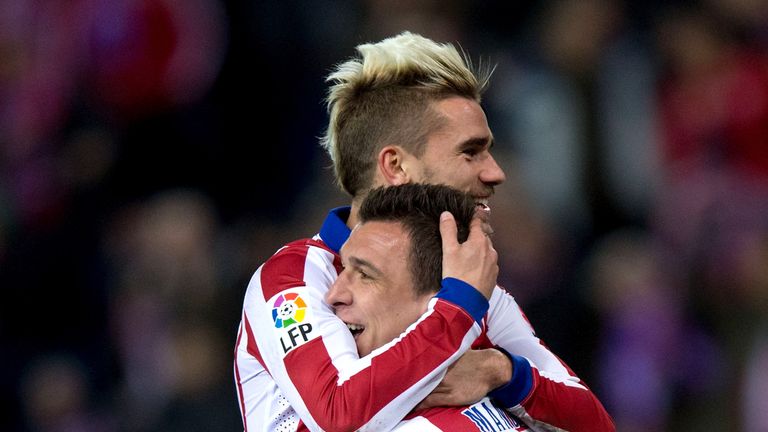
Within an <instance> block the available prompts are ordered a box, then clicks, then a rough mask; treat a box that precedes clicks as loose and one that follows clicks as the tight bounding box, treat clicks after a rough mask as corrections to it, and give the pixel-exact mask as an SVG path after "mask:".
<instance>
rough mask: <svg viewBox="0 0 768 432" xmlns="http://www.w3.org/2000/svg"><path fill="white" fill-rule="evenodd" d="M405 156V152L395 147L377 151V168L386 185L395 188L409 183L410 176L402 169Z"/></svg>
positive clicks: (386, 147)
mask: <svg viewBox="0 0 768 432" xmlns="http://www.w3.org/2000/svg"><path fill="white" fill-rule="evenodd" d="M406 155H407V153H406V152H405V150H403V148H402V147H400V146H396V145H388V146H385V147H384V148H382V149H381V151H379V156H378V158H377V161H376V162H377V165H378V166H377V168H378V171H379V173H380V174H381V176H382V178H383V180H384V182H385V183H386V184H387V185H390V186H397V185H401V184H406V183H408V182H410V180H411V179H410V176H409V175H408V171H407V170H406V169H405V167H404V162H405V158H406Z"/></svg>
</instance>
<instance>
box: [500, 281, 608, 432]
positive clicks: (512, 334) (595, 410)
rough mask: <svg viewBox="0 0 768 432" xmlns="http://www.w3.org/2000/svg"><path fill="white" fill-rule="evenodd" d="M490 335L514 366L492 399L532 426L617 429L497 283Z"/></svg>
mask: <svg viewBox="0 0 768 432" xmlns="http://www.w3.org/2000/svg"><path fill="white" fill-rule="evenodd" d="M488 337H489V339H490V340H491V342H492V343H494V344H495V345H497V346H498V347H500V348H501V349H502V350H503V351H504V352H505V354H506V355H507V356H508V357H509V358H510V360H511V361H512V364H513V372H512V379H511V380H510V381H509V382H508V383H507V384H505V385H503V386H501V387H499V388H498V389H496V390H494V391H493V392H491V394H490V396H492V397H494V399H495V400H496V403H498V404H500V405H503V406H504V407H506V408H507V409H508V410H509V411H510V412H512V413H513V414H515V415H516V416H518V417H519V418H520V419H522V420H524V421H525V422H526V423H527V424H529V425H530V426H531V427H533V428H534V429H536V430H542V431H550V430H568V431H572V432H579V431H590V432H594V431H615V430H616V427H615V425H614V423H613V420H612V419H611V417H610V415H608V413H607V412H606V410H605V408H604V407H603V405H602V404H601V403H600V401H599V400H598V399H597V397H596V396H595V394H594V393H592V391H591V390H590V389H589V388H588V387H587V386H586V384H585V383H584V382H583V381H582V380H581V379H580V378H579V377H578V376H576V374H575V373H573V371H572V370H571V369H570V368H569V367H568V366H567V365H566V364H565V363H564V362H563V361H562V360H560V359H559V358H558V357H557V356H556V355H555V354H554V353H552V352H551V351H550V350H549V349H548V348H547V347H546V346H545V345H544V344H543V342H542V341H541V340H540V339H539V338H537V337H536V336H535V334H534V331H533V328H532V327H531V325H530V324H529V323H528V320H527V319H526V318H525V316H524V314H523V312H522V311H521V310H520V308H519V306H518V305H517V303H516V302H515V300H514V298H512V296H511V295H509V294H508V293H507V292H506V291H504V290H503V289H501V288H498V287H497V288H496V291H495V292H494V294H493V297H492V298H491V307H490V310H489V312H488Z"/></svg>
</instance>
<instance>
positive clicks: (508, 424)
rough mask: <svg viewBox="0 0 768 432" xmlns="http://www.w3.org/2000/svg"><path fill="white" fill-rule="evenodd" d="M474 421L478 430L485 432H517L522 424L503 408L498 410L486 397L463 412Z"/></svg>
mask: <svg viewBox="0 0 768 432" xmlns="http://www.w3.org/2000/svg"><path fill="white" fill-rule="evenodd" d="M461 413H462V414H464V415H465V416H466V417H467V418H469V419H470V420H472V423H474V424H475V425H476V426H477V429H478V430H480V431H483V432H501V431H517V430H525V429H521V426H523V425H522V424H520V423H518V421H517V420H515V419H514V418H512V417H511V416H510V415H509V414H507V413H506V411H504V410H503V409H501V408H498V407H496V406H494V405H493V403H491V401H490V400H489V399H488V398H487V397H485V398H483V399H481V400H480V402H477V403H476V404H474V405H470V406H469V407H468V408H467V409H465V410H464V411H462V412H461Z"/></svg>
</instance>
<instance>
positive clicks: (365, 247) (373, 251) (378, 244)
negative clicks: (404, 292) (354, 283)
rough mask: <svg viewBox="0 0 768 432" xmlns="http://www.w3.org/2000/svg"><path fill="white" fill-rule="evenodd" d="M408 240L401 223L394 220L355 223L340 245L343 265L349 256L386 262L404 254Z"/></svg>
mask: <svg viewBox="0 0 768 432" xmlns="http://www.w3.org/2000/svg"><path fill="white" fill-rule="evenodd" d="M409 244H410V240H409V238H408V235H407V233H406V231H405V228H404V227H403V224H402V223H400V222H395V221H369V222H364V223H359V224H357V225H356V226H355V227H354V228H353V229H352V232H351V233H350V235H349V238H348V239H347V241H346V243H344V245H343V246H342V247H341V251H340V254H341V259H342V261H343V262H344V264H345V265H347V264H348V261H350V259H351V258H353V257H356V258H358V259H364V260H366V261H370V262H372V263H379V262H386V261H387V258H388V257H390V258H396V257H399V256H405V255H404V254H405V253H407V251H408V246H409Z"/></svg>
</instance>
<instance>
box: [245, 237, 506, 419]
mask: <svg viewBox="0 0 768 432" xmlns="http://www.w3.org/2000/svg"><path fill="white" fill-rule="evenodd" d="M454 229H455V225H454ZM470 237H472V238H474V242H473V243H469V246H465V244H462V246H461V247H456V245H454V244H448V245H447V247H448V249H449V251H448V253H447V254H444V256H445V255H448V256H449V259H450V257H452V256H456V255H459V256H461V255H464V256H466V255H471V256H475V258H476V261H475V264H474V265H468V264H465V262H466V261H465V260H462V259H456V260H455V261H456V263H449V264H448V266H447V267H445V266H444V268H446V269H447V273H446V275H447V276H450V277H446V278H445V279H444V280H443V286H442V289H441V290H440V291H439V292H438V293H437V295H436V296H435V298H433V299H432V301H431V302H430V304H429V306H428V310H427V312H426V313H425V314H424V315H423V316H422V317H421V318H420V319H419V321H417V323H415V324H414V325H412V326H411V327H409V328H408V330H407V331H406V332H405V333H404V334H403V335H401V337H400V338H398V339H396V340H394V341H392V342H391V343H389V344H387V345H385V346H384V347H381V348H380V349H377V350H375V351H374V352H373V353H372V354H371V355H369V356H366V357H364V358H361V359H358V357H357V348H356V346H355V343H354V340H353V338H352V336H351V334H350V332H349V330H348V329H347V327H346V325H345V324H344V323H343V322H342V321H341V320H339V319H337V318H336V317H335V315H333V312H332V310H331V309H330V308H329V307H328V306H327V305H326V304H325V303H324V302H323V294H324V292H325V291H326V290H327V287H328V286H329V285H330V284H331V283H332V281H333V279H334V275H333V272H334V271H338V269H328V268H323V267H324V263H327V262H330V261H332V258H331V259H330V260H329V259H328V258H329V257H328V256H326V257H321V256H313V254H323V253H326V254H330V252H329V251H327V250H323V249H321V248H310V249H308V250H309V251H310V252H309V253H306V252H304V251H303V250H301V249H300V248H293V249H288V250H283V251H282V252H281V253H279V254H278V255H276V256H275V257H273V258H272V259H270V260H269V261H268V262H267V263H266V264H265V265H264V266H263V267H262V268H261V269H260V270H259V271H258V272H257V274H256V275H255V276H254V278H253V279H252V281H251V286H249V289H248V294H247V295H246V304H245V309H244V314H243V322H244V325H245V326H246V331H245V332H244V334H245V337H246V339H247V340H246V341H245V342H244V343H242V344H241V346H245V347H249V346H253V351H254V353H253V354H252V356H254V357H256V356H258V358H259V360H260V362H261V363H262V364H263V365H264V366H265V367H266V369H267V370H268V371H269V373H270V374H271V375H272V377H273V379H274V380H275V381H276V382H277V384H278V386H279V387H280V389H281V390H282V392H283V393H284V395H285V397H286V398H287V399H288V401H289V402H290V404H291V406H292V407H293V408H294V409H295V410H296V412H297V413H298V414H299V416H300V417H301V418H302V420H303V421H304V423H305V424H306V425H307V426H308V427H309V428H310V429H330V430H357V429H362V430H365V429H366V428H369V427H370V428H375V429H382V428H383V429H386V428H389V427H393V426H394V425H395V424H397V422H398V421H399V420H400V419H402V418H403V417H404V416H405V415H406V414H407V413H408V412H409V411H411V410H412V409H413V408H414V407H415V405H416V404H417V403H418V402H419V401H420V400H422V399H423V398H424V397H426V395H427V394H428V393H429V392H430V391H431V390H432V389H433V388H434V387H435V386H436V385H437V383H438V382H439V381H440V379H441V378H442V376H443V374H444V372H445V369H446V368H447V367H448V365H450V364H451V363H452V362H453V361H455V360H456V358H458V357H459V356H460V355H461V354H463V353H464V352H466V351H467V349H469V347H470V345H471V343H472V341H473V340H474V339H475V338H476V337H477V336H478V335H479V334H480V331H481V327H480V322H481V320H482V317H483V315H484V314H485V312H486V311H487V307H488V302H487V299H486V296H488V297H489V296H490V291H491V290H492V286H493V283H492V281H493V280H495V277H496V273H497V272H498V267H497V265H496V257H495V251H492V247H490V250H491V251H492V252H491V253H490V255H491V258H490V259H488V258H486V257H484V256H483V253H480V255H478V252H477V251H475V250H470V249H472V248H486V250H487V249H489V243H487V239H486V238H485V237H484V236H482V234H478V235H475V236H473V235H472V234H471V235H470ZM453 238H454V239H455V233H454V235H453ZM449 243H450V242H449ZM477 260H480V261H481V262H485V263H486V264H484V267H483V268H485V269H486V270H484V271H478V265H477V264H476V263H477ZM462 266H464V267H462ZM326 267H327V266H326ZM462 280H468V281H472V282H473V283H475V284H478V285H481V284H483V285H482V286H483V288H484V290H485V291H486V295H483V294H481V293H480V292H479V291H478V290H476V289H475V288H473V287H472V286H471V285H469V284H467V283H465V282H463V281H462ZM262 293H263V295H262ZM288 294H290V295H291V296H292V297H293V298H301V299H302V304H303V305H305V306H304V308H303V312H302V314H303V315H302V317H301V318H302V320H301V322H300V323H299V322H297V323H290V324H289V325H288V327H285V325H284V324H286V323H285V322H281V323H280V324H281V325H282V327H280V328H276V322H275V321H274V317H275V316H276V315H274V314H273V310H274V309H275V304H276V303H277V302H278V301H279V299H280V298H286V297H287V296H288ZM278 315H279V313H278ZM406 366H407V367H406ZM242 387H243V389H244V392H245V393H248V390H247V387H248V385H247V383H243V384H242ZM248 396H249V395H248V394H244V396H243V398H244V399H247V398H248ZM245 417H246V423H247V422H248V414H247V413H246V415H245Z"/></svg>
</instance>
